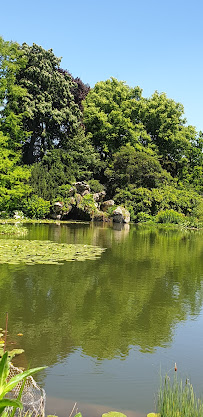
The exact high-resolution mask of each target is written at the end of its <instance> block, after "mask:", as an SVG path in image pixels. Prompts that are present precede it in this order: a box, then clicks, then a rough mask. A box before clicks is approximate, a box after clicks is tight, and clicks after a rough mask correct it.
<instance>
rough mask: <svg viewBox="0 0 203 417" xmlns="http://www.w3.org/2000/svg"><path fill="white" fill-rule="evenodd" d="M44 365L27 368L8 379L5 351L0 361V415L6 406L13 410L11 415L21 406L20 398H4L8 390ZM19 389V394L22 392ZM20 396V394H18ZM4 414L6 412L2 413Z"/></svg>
mask: <svg viewBox="0 0 203 417" xmlns="http://www.w3.org/2000/svg"><path fill="white" fill-rule="evenodd" d="M44 368H45V367H40V368H33V369H29V370H27V371H24V372H22V373H19V374H18V375H15V376H14V377H13V378H11V379H10V380H8V377H9V371H10V362H9V359H8V352H5V353H4V355H3V357H2V359H1V361H0V415H2V413H3V412H4V410H5V408H6V407H13V412H12V414H11V416H13V415H14V413H15V410H16V408H21V409H22V408H23V405H22V403H21V401H20V398H18V399H15V400H14V399H9V398H6V395H8V393H9V392H10V391H12V389H13V388H15V387H16V385H17V384H19V382H21V381H24V380H25V379H26V378H27V377H28V376H31V375H33V374H34V373H36V372H38V371H41V370H42V369H44ZM21 391H22V390H20V394H22V392H21ZM19 397H20V395H19ZM3 414H4V415H6V413H3Z"/></svg>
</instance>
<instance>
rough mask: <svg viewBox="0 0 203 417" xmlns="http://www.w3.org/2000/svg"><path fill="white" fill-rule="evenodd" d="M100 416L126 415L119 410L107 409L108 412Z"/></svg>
mask: <svg viewBox="0 0 203 417" xmlns="http://www.w3.org/2000/svg"><path fill="white" fill-rule="evenodd" d="M102 417H126V415H125V414H123V413H120V412H119V411H109V412H108V413H104V414H102Z"/></svg>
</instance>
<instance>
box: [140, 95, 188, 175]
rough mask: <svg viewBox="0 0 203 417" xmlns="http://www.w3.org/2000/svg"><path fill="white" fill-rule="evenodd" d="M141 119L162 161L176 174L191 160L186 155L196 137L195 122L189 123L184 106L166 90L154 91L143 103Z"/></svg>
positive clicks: (165, 166)
mask: <svg viewBox="0 0 203 417" xmlns="http://www.w3.org/2000/svg"><path fill="white" fill-rule="evenodd" d="M139 115H140V120H141V121H142V123H143V124H144V126H145V128H146V131H147V133H148V134H149V135H150V138H151V140H152V142H153V144H154V145H155V146H156V148H157V153H158V154H159V155H160V156H161V163H162V166H163V167H164V168H166V169H167V170H168V171H169V172H171V174H172V175H173V176H177V175H179V174H180V173H181V171H182V168H183V167H184V166H185V164H186V163H188V160H187V155H188V152H189V151H190V149H191V146H192V141H193V140H194V139H195V136H196V131H195V128H194V127H193V126H186V119H185V118H184V107H183V105H182V104H181V103H176V102H175V101H174V100H172V99H169V98H168V97H167V96H166V94H165V93H161V94H160V93H158V92H157V91H155V93H154V94H153V95H152V97H150V98H149V99H143V100H142V102H141V104H140V113H139Z"/></svg>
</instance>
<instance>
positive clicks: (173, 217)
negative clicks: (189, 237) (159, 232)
mask: <svg viewBox="0 0 203 417" xmlns="http://www.w3.org/2000/svg"><path fill="white" fill-rule="evenodd" d="M155 221H156V223H174V224H184V223H186V218H185V216H184V214H182V213H178V212H177V211H175V210H172V209H171V210H162V211H160V212H159V213H158V214H157V215H156V218H155Z"/></svg>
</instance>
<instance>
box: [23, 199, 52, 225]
mask: <svg viewBox="0 0 203 417" xmlns="http://www.w3.org/2000/svg"><path fill="white" fill-rule="evenodd" d="M23 212H24V213H25V214H26V216H28V217H31V218H35V219H43V218H45V217H46V216H47V215H48V214H49V213H50V201H47V200H44V199H43V198H41V197H38V196H37V195H32V197H30V198H28V200H27V201H25V202H24V204H23Z"/></svg>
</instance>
